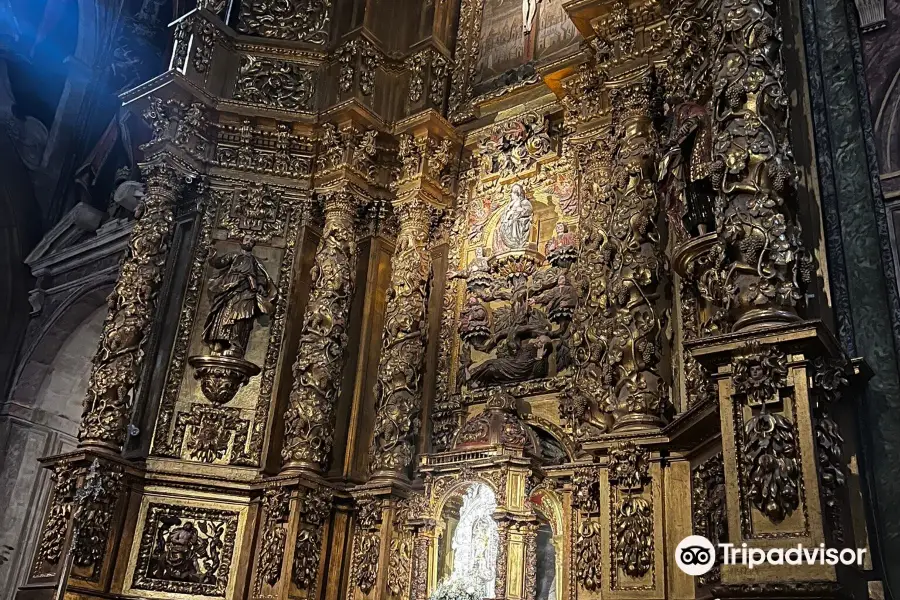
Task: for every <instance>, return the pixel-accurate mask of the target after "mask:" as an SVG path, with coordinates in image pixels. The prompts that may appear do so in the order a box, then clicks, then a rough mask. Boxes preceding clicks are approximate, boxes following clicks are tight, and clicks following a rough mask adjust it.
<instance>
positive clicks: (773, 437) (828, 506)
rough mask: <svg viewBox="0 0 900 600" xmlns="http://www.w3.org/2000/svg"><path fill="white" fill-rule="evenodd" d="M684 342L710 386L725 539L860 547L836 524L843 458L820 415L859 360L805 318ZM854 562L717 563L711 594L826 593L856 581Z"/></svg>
mask: <svg viewBox="0 0 900 600" xmlns="http://www.w3.org/2000/svg"><path fill="white" fill-rule="evenodd" d="M686 346H687V348H688V350H689V351H690V352H691V354H692V355H693V356H694V358H696V359H697V361H698V362H700V364H701V365H703V366H704V367H705V368H706V369H707V370H708V372H710V373H712V374H713V375H712V377H713V379H714V380H715V382H716V384H717V387H718V401H719V414H720V419H721V428H722V460H721V462H722V465H723V466H722V471H723V478H724V484H725V499H726V501H725V504H726V511H727V532H728V533H727V536H725V537H726V538H727V540H726V541H727V543H730V544H733V545H734V547H735V548H736V549H737V550H738V552H740V550H741V548H742V544H746V545H747V546H748V548H749V549H757V548H759V549H763V550H766V551H767V550H769V549H771V548H782V549H788V548H796V547H797V545H798V544H802V545H803V546H804V547H805V548H810V549H817V548H819V547H820V544H824V545H825V547H826V548H854V549H855V548H865V547H866V545H867V544H866V540H857V539H853V537H854V536H853V532H852V529H851V528H850V527H846V526H845V525H844V523H845V522H846V521H847V517H846V516H845V514H844V513H845V512H847V510H846V507H848V506H849V498H848V495H847V490H846V489H845V485H844V482H845V473H846V472H847V464H846V463H847V457H845V456H843V450H844V449H843V445H844V441H843V438H842V437H841V435H840V432H839V429H838V425H837V423H836V422H835V421H833V420H832V419H831V417H830V416H829V414H828V411H829V406H830V405H831V404H834V403H835V402H836V401H837V400H838V398H839V396H840V395H841V392H842V391H843V390H844V389H845V388H847V386H848V384H849V380H850V379H852V378H853V376H854V374H858V373H860V368H859V367H854V366H853V365H852V364H851V363H850V362H849V361H847V360H846V358H844V357H843V356H842V354H841V352H840V350H839V348H838V345H837V343H836V341H835V340H834V338H833V336H832V335H831V334H830V332H828V330H827V329H826V328H825V327H824V326H823V325H822V323H820V322H817V321H807V322H801V323H797V324H793V325H785V326H782V327H769V328H767V329H765V330H764V331H758V332H753V331H746V332H741V333H735V334H728V335H720V336H715V337H711V338H706V339H701V340H696V341H692V342H688V343H687V344H686ZM694 485H695V486H696V485H698V481H697V480H696V479H695V481H694ZM694 492H695V497H696V494H697V490H695V491H694ZM720 529H721V527H720ZM773 540H777V543H776V542H774V541H773ZM738 561H739V557H738ZM786 570H787V571H786ZM861 571H862V565H860V566H859V568H857V569H853V568H851V569H846V568H841V567H839V566H838V567H835V566H829V565H827V564H815V565H807V564H801V565H790V566H785V565H769V564H763V565H758V566H755V567H754V568H753V569H749V568H747V567H746V566H745V565H741V564H737V565H734V564H728V563H725V564H722V566H721V581H720V584H721V586H722V587H721V590H719V591H714V592H713V593H714V594H716V595H721V596H730V597H758V596H765V595H767V594H769V593H772V594H775V595H777V596H778V597H791V596H802V595H807V596H808V595H809V594H810V593H811V592H812V591H815V592H816V594H817V595H816V597H830V596H833V595H834V593H835V590H836V585H837V584H841V585H844V586H848V587H852V586H854V585H857V584H859V583H860V581H851V580H850V579H849V578H853V577H854V575H853V573H854V572H855V573H860V572H861ZM786 572H789V579H790V580H792V583H789V584H788V583H779V584H777V585H776V584H772V583H771V582H773V581H784V580H785V574H786ZM820 593H821V595H818V594H820Z"/></svg>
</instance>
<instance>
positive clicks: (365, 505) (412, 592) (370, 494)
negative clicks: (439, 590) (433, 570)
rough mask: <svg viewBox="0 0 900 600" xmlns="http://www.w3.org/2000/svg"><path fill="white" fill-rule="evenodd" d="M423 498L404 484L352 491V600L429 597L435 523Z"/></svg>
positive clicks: (419, 598)
mask: <svg viewBox="0 0 900 600" xmlns="http://www.w3.org/2000/svg"><path fill="white" fill-rule="evenodd" d="M422 500H423V496H422V495H421V494H419V493H416V492H412V491H411V490H409V488H407V487H404V486H378V487H373V486H365V488H363V489H359V490H358V493H356V492H355V493H354V505H355V510H354V515H353V528H352V531H353V534H352V535H353V538H352V550H351V561H350V593H349V594H348V599H349V600H354V599H355V600H363V599H366V600H409V599H410V598H413V599H414V600H426V598H425V591H426V589H427V585H428V577H429V574H430V569H429V565H430V562H429V560H430V556H429V548H430V546H429V542H430V540H431V539H432V531H433V523H432V522H431V521H429V520H427V519H425V520H423V514H424V512H425V508H424V504H423V502H422ZM423 550H424V552H425V554H424V557H423V556H422V555H417V554H416V553H417V552H420V551H423Z"/></svg>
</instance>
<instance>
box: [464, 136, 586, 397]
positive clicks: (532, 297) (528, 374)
mask: <svg viewBox="0 0 900 600" xmlns="http://www.w3.org/2000/svg"><path fill="white" fill-rule="evenodd" d="M501 154H502V153H501ZM507 180H508V181H507ZM504 181H507V182H505V183H504ZM573 196H574V183H573V182H572V181H571V178H570V173H568V172H567V171H566V170H565V169H564V168H562V169H560V168H557V169H555V170H554V169H546V170H542V171H541V172H540V174H533V175H531V176H530V177H527V178H522V179H517V178H515V177H512V178H510V177H507V179H506V180H504V179H495V180H493V181H487V182H481V183H479V184H477V185H476V186H474V188H473V190H472V195H471V199H470V201H469V205H468V227H469V231H468V236H467V238H466V243H465V249H464V251H463V257H464V259H463V263H464V264H463V266H462V268H461V269H459V270H454V271H452V272H451V273H450V274H449V277H450V278H451V279H462V280H464V281H465V291H464V292H463V294H464V299H463V302H462V308H461V310H460V314H459V320H458V327H457V331H458V334H459V352H458V356H459V365H458V372H457V377H456V381H457V384H458V385H459V387H460V388H461V389H464V390H467V391H468V392H469V393H473V394H475V395H480V394H479V390H483V389H485V388H488V387H491V386H497V385H515V384H523V383H525V382H532V381H536V380H542V379H548V378H553V377H555V376H556V375H558V374H563V373H566V372H568V371H569V369H570V367H571V362H572V360H571V346H570V343H571V340H570V335H571V331H570V327H569V326H570V323H571V320H572V315H573V314H574V310H575V306H576V304H577V300H578V298H577V292H576V290H575V287H574V286H573V284H572V281H571V279H570V276H569V268H570V267H571V266H572V264H573V262H574V259H575V256H576V251H577V245H578V242H577V237H576V230H577V221H576V219H575V217H574V215H572V212H573V211H572V209H571V206H570V203H571V200H572V197H573Z"/></svg>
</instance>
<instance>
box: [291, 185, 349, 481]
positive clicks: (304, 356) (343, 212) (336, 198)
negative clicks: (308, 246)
mask: <svg viewBox="0 0 900 600" xmlns="http://www.w3.org/2000/svg"><path fill="white" fill-rule="evenodd" d="M356 211H357V202H356V200H355V198H354V197H353V196H352V195H351V194H350V193H348V192H343V191H341V192H334V193H331V194H329V195H327V196H326V198H325V226H324V229H323V231H322V241H321V242H320V243H319V248H318V250H317V251H316V259H315V265H314V267H313V273H312V291H311V292H310V298H309V304H308V306H307V308H306V315H305V317H304V321H303V330H302V332H301V334H300V349H299V351H298V353H297V360H296V362H295V363H294V367H293V376H294V383H293V388H292V389H291V395H290V405H289V407H288V410H287V412H286V413H285V435H284V447H283V449H282V452H281V455H282V458H283V459H284V462H285V469H302V470H309V471H313V472H317V471H321V470H323V469H324V468H325V467H326V466H327V463H328V460H329V458H330V455H331V447H332V444H333V442H334V427H335V412H334V410H335V404H336V402H337V399H338V396H339V394H340V383H341V373H342V370H343V368H344V360H345V355H344V352H345V348H346V345H347V321H348V318H349V315H350V302H351V299H352V297H353V288H354V276H355V274H356V258H357V252H356V233H355V221H356Z"/></svg>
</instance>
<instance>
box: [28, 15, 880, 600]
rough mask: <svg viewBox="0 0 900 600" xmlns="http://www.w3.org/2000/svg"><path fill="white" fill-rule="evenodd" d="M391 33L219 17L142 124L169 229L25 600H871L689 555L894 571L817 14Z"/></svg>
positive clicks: (107, 337) (128, 101)
mask: <svg viewBox="0 0 900 600" xmlns="http://www.w3.org/2000/svg"><path fill="white" fill-rule="evenodd" d="M386 4H387V3H385V2H378V1H374V0H367V1H363V0H359V1H354V2H337V1H331V0H243V1H242V2H237V3H234V6H233V7H232V8H231V9H230V10H229V11H226V6H225V3H224V2H200V3H199V6H198V8H197V9H196V10H192V11H190V12H189V13H187V14H186V15H184V16H183V17H181V18H180V19H178V20H177V21H176V22H175V23H173V24H172V37H173V53H172V57H171V61H170V68H169V70H167V71H166V72H165V73H163V74H162V75H160V76H158V77H157V78H155V79H153V80H151V81H149V82H147V83H145V84H142V85H141V86H138V87H137V88H135V89H134V90H131V91H129V92H127V93H126V94H125V95H124V96H123V100H124V102H125V106H126V108H127V109H129V110H132V111H133V112H135V113H137V114H139V115H141V116H142V117H143V118H144V120H145V122H146V125H147V139H148V141H147V143H146V144H145V146H144V148H143V150H144V154H145V155H144V163H143V164H142V167H141V169H142V173H143V176H144V180H145V191H146V194H145V200H144V204H143V206H142V207H141V209H139V211H138V213H137V216H138V219H137V222H136V225H135V230H134V233H133V234H132V239H131V242H130V245H129V250H128V252H127V254H126V258H125V261H124V263H123V266H122V274H121V276H120V281H119V283H118V284H117V286H116V291H115V292H114V293H113V295H112V296H111V297H110V302H109V307H110V312H109V317H108V318H107V321H106V323H105V324H104V333H103V338H102V341H101V345H100V348H99V350H98V353H97V357H96V358H95V361H94V366H93V371H92V374H91V378H92V379H91V381H92V387H91V391H90V392H89V394H88V397H87V398H86V400H85V413H84V421H83V424H82V434H81V437H80V440H81V446H80V448H79V450H78V451H77V452H75V453H73V454H71V455H68V456H62V457H52V458H49V459H47V466H48V467H49V468H51V469H52V472H53V476H54V490H53V496H52V498H51V502H50V505H49V508H48V511H47V514H46V515H45V517H44V524H43V531H42V534H41V543H40V545H39V548H38V552H37V555H36V556H35V559H34V561H33V567H32V577H31V579H30V581H29V583H28V585H27V586H26V588H23V590H22V592H21V597H22V598H23V599H24V598H37V597H47V598H49V597H51V596H52V595H53V594H54V593H55V591H56V590H57V589H60V590H63V592H64V594H65V596H66V597H69V598H76V597H77V598H165V599H167V600H179V599H183V598H188V597H209V598H219V599H222V600H233V599H243V598H253V599H260V600H261V599H275V598H277V599H279V600H288V599H291V600H313V599H316V600H337V599H341V600H385V599H391V600H431V599H434V600H445V599H446V600H462V599H463V598H465V599H466V600H478V599H479V598H481V597H483V596H481V595H479V594H477V593H475V592H466V591H465V586H462V587H460V582H461V581H463V580H464V579H465V575H466V574H467V573H465V572H463V571H460V569H462V568H463V567H464V566H465V565H466V564H470V563H471V564H472V565H475V564H477V565H480V566H479V568H483V569H485V570H486V571H485V572H486V573H488V575H487V576H486V578H485V579H484V585H485V586H487V587H485V588H484V590H485V591H484V594H487V595H488V596H490V597H493V598H497V599H512V600H579V599H581V600H594V599H597V598H609V599H613V600H626V599H627V600H632V599H635V600H657V599H659V600H662V599H664V598H708V597H745V598H759V597H770V596H771V597H778V598H795V597H810V596H814V597H829V598H831V597H837V596H838V595H840V594H844V595H851V596H853V597H857V596H859V597H860V598H862V597H863V596H862V595H860V593H859V590H860V589H861V588H860V586H861V583H860V582H862V581H863V580H864V579H865V578H866V577H867V576H869V575H870V573H865V572H852V573H844V572H838V571H836V570H834V569H831V568H813V567H810V568H807V567H800V566H798V567H795V568H794V567H792V568H791V569H790V570H789V575H790V576H789V577H788V578H786V580H785V578H784V577H783V576H782V577H781V579H779V580H778V583H775V584H773V583H772V581H773V578H777V577H779V574H778V573H777V572H775V571H773V570H771V569H770V570H766V569H759V570H754V571H748V570H746V569H744V570H742V569H740V568H736V567H729V566H727V565H721V566H717V567H716V568H715V569H713V570H712V571H710V572H709V573H708V574H706V575H704V576H703V577H700V578H691V577H689V576H687V575H685V574H684V573H683V572H681V571H680V570H678V568H677V567H676V566H675V561H674V556H673V553H674V549H675V546H676V545H677V543H678V541H679V540H680V539H681V538H683V537H685V536H687V535H689V534H692V533H693V534H697V535H705V536H706V537H708V538H709V539H710V540H712V541H713V542H723V543H724V542H729V543H733V544H735V545H738V546H740V544H742V543H747V544H749V545H751V546H754V547H762V548H770V547H773V546H774V545H777V544H781V543H784V544H796V543H801V542H802V543H805V544H809V545H813V546H815V545H817V544H819V543H826V542H827V543H829V544H833V545H839V546H840V545H845V546H849V547H855V546H864V545H865V544H866V543H867V542H866V535H867V534H866V530H865V526H864V521H863V519H862V514H863V513H862V507H861V501H860V498H858V497H856V496H853V495H851V493H850V491H849V489H848V485H847V480H848V475H849V473H850V470H849V469H850V465H851V464H852V463H854V462H855V460H856V458H855V453H856V449H855V445H854V441H853V436H851V435H850V433H849V432H848V431H847V429H846V428H847V423H848V422H852V419H849V418H843V417H839V415H843V416H844V417H846V415H847V414H850V415H851V416H852V410H851V411H848V410H847V409H846V406H847V403H848V398H850V397H851V396H852V395H853V394H852V393H851V391H852V390H853V385H854V384H855V383H856V382H859V381H861V380H863V379H864V377H865V373H866V367H865V365H862V364H860V363H859V362H858V361H853V360H850V359H848V357H846V356H845V355H844V354H843V352H842V350H841V349H840V348H839V347H838V345H837V343H836V342H835V341H834V338H833V336H832V334H831V332H830V331H829V328H828V326H827V325H826V323H825V322H824V320H823V319H824V316H823V315H820V314H814V313H813V312H812V311H811V309H810V308H809V307H807V306H806V305H805V303H804V298H805V297H806V296H805V294H806V293H807V291H808V290H809V287H808V285H809V283H810V282H811V281H812V280H814V279H815V277H816V276H817V274H821V273H825V272H827V265H826V264H825V257H821V258H820V259H819V260H817V261H816V262H814V261H813V260H812V259H811V254H810V252H809V251H808V250H807V248H809V246H808V245H807V242H806V241H805V240H806V238H805V237H804V235H805V234H803V231H802V230H801V224H802V225H803V226H804V227H805V228H806V230H807V231H819V224H818V223H815V222H807V221H810V219H809V218H808V215H801V214H798V213H799V209H798V202H797V198H798V194H799V193H800V192H801V191H802V192H803V193H807V194H812V195H813V196H814V195H815V193H816V190H815V182H811V181H804V180H802V179H801V178H800V177H799V175H798V165H797V163H796V162H795V158H794V155H793V153H792V151H791V145H792V144H800V143H807V142H806V141H805V140H797V139H792V136H791V121H790V116H791V111H790V110H789V109H790V108H791V103H792V102H796V101H797V100H796V99H795V98H794V96H792V93H794V92H796V94H799V95H800V96H802V94H803V89H805V88H802V86H801V87H800V88H797V89H795V88H794V87H791V86H795V85H796V84H795V83H794V82H791V83H790V85H789V82H788V80H787V77H786V75H785V73H786V69H785V57H784V54H785V53H784V48H783V45H784V43H785V42H784V39H783V37H784V35H783V25H782V23H783V21H784V19H786V18H787V17H786V14H785V5H786V4H787V3H786V2H785V1H784V0H778V1H774V2H769V1H765V0H743V1H742V2H740V3H737V2H734V1H732V0H678V1H676V2H671V3H662V2H657V1H656V0H633V1H625V0H615V1H610V0H579V1H575V2H563V1H562V0H523V1H521V2H519V1H518V0H458V1H454V0H442V1H440V2H422V3H420V2H411V1H410V2H405V1H404V2H401V1H399V0H398V4H399V5H402V6H400V8H399V9H395V10H386V9H385V6H386ZM807 154H809V153H807ZM173 315H174V317H173ZM167 316H168V318H167ZM152 336H156V337H158V338H159V339H165V340H167V342H166V344H162V345H161V346H160V347H163V348H167V349H168V350H167V351H166V352H164V353H162V354H161V355H160V356H149V355H147V356H145V348H147V347H148V346H147V343H146V341H147V339H149V338H150V337H152ZM154 339H155V338H154ZM142 377H143V379H142ZM141 381H149V382H150V383H148V384H146V386H145V389H143V390H140V391H144V392H145V395H147V396H150V397H152V407H153V408H154V411H149V412H153V418H152V419H150V420H148V421H147V422H145V423H142V424H141V427H136V426H135V425H134V424H132V425H131V427H129V426H128V425H129V422H128V417H129V414H130V410H131V408H132V406H131V404H130V403H131V402H132V399H133V398H135V397H137V396H136V395H135V390H136V388H139V387H140V386H141V385H144V384H142V383H140V382H141ZM131 438H134V439H135V440H137V441H138V442H139V443H138V445H139V446H142V447H143V448H144V451H143V453H141V454H140V455H138V456H136V455H133V454H126V455H124V456H123V454H122V452H121V451H122V448H123V444H124V442H125V441H126V439H131ZM132 446H133V445H132ZM472 507H476V508H477V510H475V508H472ZM466 511H468V512H466ZM478 511H480V512H478ZM464 512H465V513H466V515H468V516H466V517H465V518H464V516H463V513H464ZM476 514H477V519H480V520H476V517H474V516H472V515H476ZM466 519H470V520H466ZM461 523H464V524H465V526H462V525H460V524H461ZM476 525H477V527H476ZM466 527H468V528H469V529H466ZM459 532H462V533H464V534H466V535H468V536H469V537H468V538H466V537H465V536H463V535H460V536H457V534H458V533H459ZM476 532H477V533H478V535H482V537H481V538H478V539H479V540H482V541H479V542H478V544H480V545H479V546H477V548H478V549H480V550H483V552H481V553H480V554H477V557H476V554H475V552H474V551H472V548H470V547H463V546H460V545H459V544H458V541H457V538H459V539H460V540H464V539H475V537H477V536H476V535H475V533H476ZM454 544H456V545H454ZM472 547H473V548H474V546H472ZM487 550H490V552H488V551H487ZM467 552H468V554H467ZM466 561H470V563H466ZM478 561H481V562H478ZM461 565H462V566H461ZM473 569H474V567H473ZM783 580H784V581H783ZM478 581H481V580H478ZM479 585H481V584H480V583H479ZM466 594H468V595H466ZM472 594H474V596H473V595H472Z"/></svg>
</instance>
